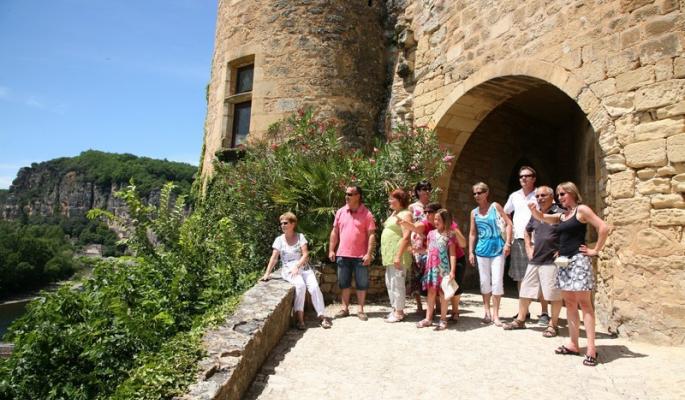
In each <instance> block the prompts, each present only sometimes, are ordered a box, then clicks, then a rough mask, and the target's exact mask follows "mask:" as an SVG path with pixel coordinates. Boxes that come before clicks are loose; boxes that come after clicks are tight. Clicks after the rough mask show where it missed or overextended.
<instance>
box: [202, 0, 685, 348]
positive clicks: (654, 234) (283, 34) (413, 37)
mask: <svg viewBox="0 0 685 400" xmlns="http://www.w3.org/2000/svg"><path fill="white" fill-rule="evenodd" d="M384 29H386V33H385V34H384ZM388 33H391V34H388ZM390 36H392V37H393V39H394V40H392V41H390V40H387V41H386V40H385V38H386V37H390ZM388 62H390V63H393V68H392V70H391V71H389V76H387V77H384V69H385V65H386V63H388ZM249 66H252V67H251V68H252V69H250V67H249ZM239 76H252V80H251V81H250V82H251V83H250V84H249V85H247V84H245V85H242V84H239V83H240V82H237V81H239V80H240V79H238V77H239ZM248 88H249V90H244V89H248ZM208 95H209V99H208V101H209V104H208V112H207V122H206V132H205V148H204V153H203V163H202V166H201V167H202V173H203V176H205V177H206V176H209V175H210V174H211V162H212V159H213V158H214V154H215V152H216V151H217V150H219V149H221V148H226V147H230V146H231V145H234V144H235V141H234V140H233V138H234V137H236V136H235V135H233V131H232V129H233V127H234V126H236V125H237V126H238V128H240V127H241V126H242V125H240V121H241V117H240V116H241V115H243V114H244V113H245V105H246V104H247V103H248V102H249V105H250V106H251V108H250V109H249V111H248V112H247V115H249V116H250V117H251V119H250V124H249V134H250V135H255V136H256V135H260V134H262V133H263V132H265V131H266V129H267V127H268V125H269V124H270V123H272V122H275V121H276V120H278V119H279V118H281V117H282V116H284V115H286V114H288V113H290V112H292V111H294V110H295V109H297V108H299V107H301V106H305V105H308V104H311V105H314V106H315V107H316V108H317V109H321V110H323V111H324V112H326V113H327V114H329V115H331V116H334V117H337V118H339V119H340V120H342V121H343V122H344V123H345V124H346V125H345V135H346V137H347V138H348V139H349V140H350V141H352V142H353V143H355V144H357V145H362V146H363V145H364V144H366V143H368V141H369V140H370V139H371V136H373V135H374V133H375V129H374V127H375V126H380V125H382V124H380V123H378V122H379V119H380V118H379V115H381V114H382V115H386V116H387V119H388V121H387V122H390V123H389V124H385V125H386V126H391V125H392V124H395V123H398V122H408V123H414V124H416V125H427V126H429V127H431V128H434V129H435V130H436V131H437V133H438V136H439V140H440V143H441V145H442V146H443V147H444V148H445V149H448V150H449V151H451V152H452V153H453V154H454V155H455V156H456V159H455V162H454V163H453V164H452V169H451V170H450V171H449V172H448V173H447V174H445V176H444V177H443V178H442V180H441V181H440V182H437V184H438V185H439V186H441V187H442V188H443V189H444V192H443V193H444V195H443V198H442V199H441V200H442V202H443V203H444V204H446V205H447V206H448V208H449V209H450V210H454V214H455V216H456V218H457V220H458V221H459V223H460V225H461V226H462V227H463V228H465V229H466V230H468V213H469V210H470V209H471V208H472V207H473V206H474V203H473V199H472V196H471V185H472V184H473V183H475V182H477V181H484V182H486V183H488V184H489V186H490V188H491V197H492V200H495V201H499V202H503V201H505V200H506V196H507V194H508V193H509V192H511V191H513V190H515V189H517V178H516V172H517V169H518V167H519V166H521V165H531V166H533V167H534V168H535V169H537V171H538V182H537V183H538V184H541V185H542V184H544V185H550V186H552V187H554V186H555V185H556V184H558V183H559V182H562V181H566V180H571V181H574V182H576V183H578V185H579V188H580V191H581V193H582V195H583V198H584V199H585V203H587V204H588V205H590V206H591V207H592V208H593V209H594V210H595V211H597V213H598V215H599V216H600V217H602V218H604V220H605V221H607V222H608V223H609V224H610V226H611V232H610V234H609V238H608V240H607V243H606V246H605V248H604V251H603V252H602V253H601V255H600V256H599V257H598V258H596V260H595V266H594V267H595V268H594V271H595V278H596V282H597V286H596V289H595V304H596V307H597V316H598V318H599V320H600V321H601V322H602V323H603V324H604V325H605V326H607V327H609V329H611V330H612V331H614V332H617V333H618V334H620V335H625V336H629V337H634V338H639V339H642V340H649V341H653V342H659V343H668V344H675V345H683V344H685V232H684V227H685V199H684V197H683V196H684V194H685V2H683V1H677V0H577V1H568V0H544V1H543V0H526V1H520V0H498V1H491V0H384V1H380V0H370V1H360V0H221V1H220V2H219V17H218V23H217V34H216V47H215V54H214V61H213V66H212V80H211V83H210V87H209V93H208ZM241 113H242V114H241ZM236 115H238V117H236ZM236 119H237V120H238V122H239V123H238V124H236V123H235V122H236ZM237 137H241V136H240V135H238V136H237ZM594 239H595V238H594V237H593V236H592V234H590V235H589V236H588V241H590V242H592V241H593V240H594Z"/></svg>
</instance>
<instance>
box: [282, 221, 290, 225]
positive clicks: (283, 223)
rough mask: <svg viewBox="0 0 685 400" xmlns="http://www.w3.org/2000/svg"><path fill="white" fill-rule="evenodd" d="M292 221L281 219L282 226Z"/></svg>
mask: <svg viewBox="0 0 685 400" xmlns="http://www.w3.org/2000/svg"><path fill="white" fill-rule="evenodd" d="M289 223H290V221H281V226H284V225H288V224H289Z"/></svg>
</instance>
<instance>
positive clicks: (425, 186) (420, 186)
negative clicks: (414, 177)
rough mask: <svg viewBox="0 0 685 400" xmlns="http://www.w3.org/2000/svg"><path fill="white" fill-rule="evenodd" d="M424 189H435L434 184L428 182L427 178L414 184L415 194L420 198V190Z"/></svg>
mask: <svg viewBox="0 0 685 400" xmlns="http://www.w3.org/2000/svg"><path fill="white" fill-rule="evenodd" d="M423 189H426V190H433V186H431V183H430V182H428V181H427V180H423V181H421V182H419V183H417V184H416V186H414V196H416V198H418V197H419V190H423Z"/></svg>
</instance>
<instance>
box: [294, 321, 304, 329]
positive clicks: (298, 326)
mask: <svg viewBox="0 0 685 400" xmlns="http://www.w3.org/2000/svg"><path fill="white" fill-rule="evenodd" d="M295 327H296V328H297V330H300V331H303V330H305V329H307V325H305V324H304V322H299V321H298V322H297V325H295Z"/></svg>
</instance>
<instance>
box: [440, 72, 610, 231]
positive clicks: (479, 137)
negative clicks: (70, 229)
mask: <svg viewBox="0 0 685 400" xmlns="http://www.w3.org/2000/svg"><path fill="white" fill-rule="evenodd" d="M433 121H435V122H434V127H435V129H436V131H437V133H438V137H439V140H440V142H441V144H442V145H443V146H444V147H446V148H447V149H449V150H450V151H451V152H452V153H453V154H454V155H455V156H456V162H454V163H453V164H452V166H451V170H450V172H449V174H445V176H443V178H442V181H441V182H439V184H440V186H441V187H443V188H446V190H445V192H444V193H443V198H442V202H443V203H444V204H446V205H447V206H448V207H449V209H451V210H456V217H457V220H458V221H460V222H461V223H462V224H463V228H464V229H468V211H469V210H470V209H471V208H472V207H473V205H474V204H473V199H472V197H471V185H472V184H473V183H475V182H478V181H485V182H486V183H488V184H489V185H490V187H491V199H492V200H494V201H498V202H501V203H503V202H504V201H506V198H507V195H508V193H510V192H511V191H513V190H514V189H517V186H515V185H518V182H517V180H516V179H513V178H512V176H514V177H515V176H517V173H518V167H519V166H521V165H532V166H533V167H534V168H536V169H537V170H538V184H545V185H549V186H552V187H554V185H556V184H557V183H559V182H561V181H565V180H572V181H574V182H576V183H578V184H579V187H580V190H581V193H583V195H584V197H585V203H587V204H589V205H590V206H591V207H592V208H593V209H595V210H598V212H599V213H600V215H601V210H602V209H603V208H604V204H603V201H602V198H601V196H600V193H601V192H602V190H601V187H602V185H603V184H604V182H606V172H605V168H604V161H603V157H604V156H605V155H606V153H607V152H608V151H613V149H611V148H607V146H604V148H602V146H600V144H601V143H602V139H601V138H602V135H604V136H605V137H612V136H613V135H612V134H611V133H612V132H613V131H614V126H613V123H612V120H611V118H610V117H609V115H608V114H607V113H606V111H605V110H604V109H603V107H602V106H601V105H600V102H599V100H598V99H597V98H596V97H595V96H594V94H593V93H592V92H591V90H590V89H589V88H587V87H586V86H585V85H584V84H583V83H582V82H581V81H580V80H578V79H577V78H575V77H574V76H573V75H572V74H571V73H569V72H568V71H567V70H565V69H563V68H561V67H558V66H555V65H554V64H550V63H545V62H539V61H533V60H523V61H521V60H518V61H506V62H502V63H499V64H495V65H492V66H490V67H487V68H484V69H482V70H480V71H479V72H478V73H476V74H474V75H473V76H471V77H470V78H468V79H466V80H464V81H462V82H461V83H460V84H459V85H458V86H457V87H456V88H455V89H453V90H452V92H451V93H450V94H449V95H448V96H447V97H446V98H445V99H444V101H443V102H442V104H441V105H440V107H439V108H438V109H437V111H436V113H435V115H434V117H433ZM607 142H608V143H609V144H610V143H611V140H608V141H607ZM567 155H568V156H567ZM598 182H600V184H599V185H598Z"/></svg>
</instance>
